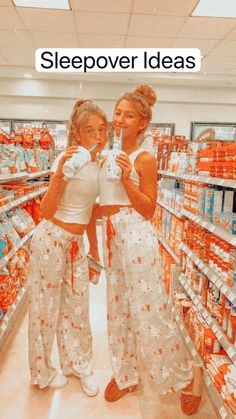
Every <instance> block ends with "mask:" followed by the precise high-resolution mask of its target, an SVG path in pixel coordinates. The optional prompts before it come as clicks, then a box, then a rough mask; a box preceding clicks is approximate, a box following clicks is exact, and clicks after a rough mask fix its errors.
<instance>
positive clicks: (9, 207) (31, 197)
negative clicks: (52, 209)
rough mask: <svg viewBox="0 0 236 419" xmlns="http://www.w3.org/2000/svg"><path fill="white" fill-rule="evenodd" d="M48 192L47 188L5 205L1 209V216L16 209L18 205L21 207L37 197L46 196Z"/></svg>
mask: <svg viewBox="0 0 236 419" xmlns="http://www.w3.org/2000/svg"><path fill="white" fill-rule="evenodd" d="M46 190H47V187H44V188H41V189H38V190H37V191H34V192H31V193H30V194H28V195H25V196H23V197H22V198H18V199H15V200H14V201H11V202H9V203H8V204H6V205H3V206H2V207H0V214H2V213H4V212H6V211H9V210H11V209H12V208H14V207H17V206H18V205H21V204H23V203H24V202H26V201H29V200H30V199H33V198H36V196H39V195H42V194H44V193H45V192H46Z"/></svg>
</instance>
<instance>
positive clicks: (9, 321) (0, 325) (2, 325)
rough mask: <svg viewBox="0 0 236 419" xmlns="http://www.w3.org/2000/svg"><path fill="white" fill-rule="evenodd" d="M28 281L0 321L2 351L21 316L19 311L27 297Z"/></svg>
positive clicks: (0, 346)
mask: <svg viewBox="0 0 236 419" xmlns="http://www.w3.org/2000/svg"><path fill="white" fill-rule="evenodd" d="M27 290H28V283H26V284H25V285H24V287H22V288H21V289H20V291H19V293H18V295H17V297H16V299H15V301H14V303H13V304H12V305H11V307H10V308H9V309H8V311H7V312H6V314H5V315H4V316H3V318H2V320H1V321H0V351H1V350H2V348H3V345H4V343H5V341H6V339H7V336H8V335H9V333H10V331H11V330H12V328H13V327H14V324H15V321H16V319H17V317H18V316H19V313H20V311H21V309H22V307H23V305H24V303H25V301H26V299H27Z"/></svg>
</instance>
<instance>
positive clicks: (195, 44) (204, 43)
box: [171, 38, 219, 55]
mask: <svg viewBox="0 0 236 419" xmlns="http://www.w3.org/2000/svg"><path fill="white" fill-rule="evenodd" d="M218 42H219V41H218V40H216V39H194V38H193V39H187V38H176V39H174V41H173V43H172V45H171V47H172V48H199V49H200V51H201V54H202V55H206V54H208V52H209V51H211V50H212V48H214V46H215V45H216V44H217V43H218Z"/></svg>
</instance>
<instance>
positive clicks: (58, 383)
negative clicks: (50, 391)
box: [48, 372, 68, 388]
mask: <svg viewBox="0 0 236 419" xmlns="http://www.w3.org/2000/svg"><path fill="white" fill-rule="evenodd" d="M67 383H68V380H67V378H66V377H65V376H64V375H63V374H60V373H59V372H56V374H55V376H54V377H53V379H52V380H51V381H50V382H49V384H48V387H50V388H62V387H65V386H66V384H67Z"/></svg>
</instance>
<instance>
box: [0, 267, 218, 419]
mask: <svg viewBox="0 0 236 419" xmlns="http://www.w3.org/2000/svg"><path fill="white" fill-rule="evenodd" d="M90 288H91V292H90V300H91V302H90V307H91V310H90V317H91V327H92V331H93V337H94V360H95V368H96V370H97V376H98V380H99V384H100V392H99V394H98V396H96V397H94V398H89V397H86V396H85V395H83V393H82V391H81V389H80V385H79V381H78V379H76V378H75V377H70V378H69V384H68V385H67V386H66V387H64V388H63V389H60V390H51V389H45V390H41V391H40V390H37V389H35V388H34V387H32V386H31V385H30V382H29V371H28V360H27V347H28V340H27V310H26V309H25V312H24V313H23V315H22V319H20V321H19V327H18V329H17V330H16V331H15V334H14V337H13V339H10V341H9V342H8V343H7V344H6V347H5V350H4V351H3V354H2V355H1V358H0V373H1V374H0V412H1V413H0V417H1V419H65V418H67V419H90V418H91V419H141V418H142V419H183V418H186V417H187V416H185V415H183V414H181V410H180V407H179V399H178V396H168V397H167V396H165V397H158V396H157V395H156V392H155V390H154V389H153V388H152V387H151V384H150V382H149V379H148V375H147V374H146V372H145V371H143V372H142V374H143V377H142V379H143V383H144V385H141V386H140V388H139V390H138V391H137V392H136V393H134V394H130V395H128V396H126V397H124V398H123V399H121V400H119V401H118V402H116V403H111V404H110V403H108V402H106V401H105V400H104V398H103V391H104V388H105V385H106V384H107V382H108V380H109V378H110V376H111V367H110V361H109V354H108V347H107V337H106V287H105V275H104V274H103V275H102V277H101V279H100V283H99V285H91V286H90ZM53 359H54V363H55V364H56V365H58V356H57V351H56V347H54V350H53ZM193 417H194V418H196V419H200V418H201V419H204V418H205V417H207V418H208V419H215V418H217V416H216V415H215V413H214V411H213V408H212V406H211V404H210V402H209V400H208V399H207V397H206V395H205V394H204V397H203V402H202V404H201V409H200V410H199V412H198V413H197V414H196V415H194V416H193Z"/></svg>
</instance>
